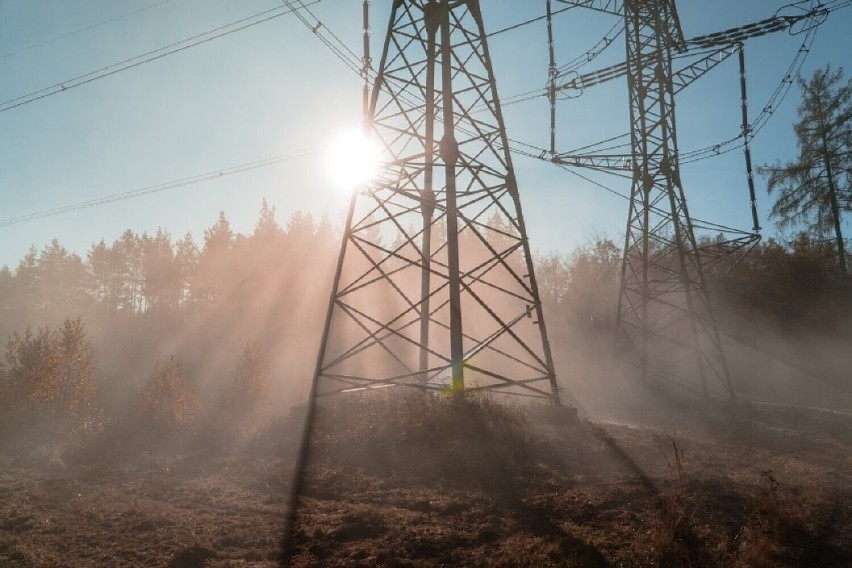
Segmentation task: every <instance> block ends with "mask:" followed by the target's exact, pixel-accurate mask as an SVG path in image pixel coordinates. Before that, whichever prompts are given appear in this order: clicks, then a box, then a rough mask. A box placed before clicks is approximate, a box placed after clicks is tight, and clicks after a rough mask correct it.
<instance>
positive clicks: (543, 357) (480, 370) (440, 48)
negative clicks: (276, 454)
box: [312, 0, 559, 401]
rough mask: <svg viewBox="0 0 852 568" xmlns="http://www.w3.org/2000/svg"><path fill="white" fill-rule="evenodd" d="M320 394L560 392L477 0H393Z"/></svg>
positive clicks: (319, 374) (551, 396) (329, 322)
mask: <svg viewBox="0 0 852 568" xmlns="http://www.w3.org/2000/svg"><path fill="white" fill-rule="evenodd" d="M367 130H368V131H369V134H370V136H371V137H373V138H374V139H375V140H377V141H379V143H380V144H381V145H382V148H383V151H384V153H385V155H386V163H385V164H384V166H383V168H382V172H381V174H380V175H379V176H377V179H375V180H372V181H371V182H369V183H367V184H366V185H365V186H364V187H362V188H361V189H359V190H358V191H357V192H355V193H354V194H353V196H352V198H351V201H350V205H349V210H348V215H347V220H346V228H345V233H344V236H343V243H342V245H341V249H340V256H339V259H338V264H337V268H336V272H335V277H334V282H333V289H332V295H331V301H330V304H329V309H328V315H327V318H326V323H325V327H324V331H323V336H322V342H321V345H320V350H319V356H318V361H317V367H316V372H315V377H314V386H313V394H312V396H316V397H321V396H326V395H331V394H339V393H343V392H351V391H360V390H364V389H371V388H381V387H387V386H397V387H412V388H418V389H426V390H444V391H447V392H453V393H455V394H460V393H463V392H471V391H480V390H490V391H497V392H500V393H506V394H512V395H525V396H530V397H537V398H544V399H548V400H552V401H559V393H558V389H557V385H556V379H555V374H554V368H553V360H552V356H551V352H550V346H549V343H548V338H547V332H546V329H545V324H544V319H543V317H542V309H541V301H540V299H539V293H538V288H537V284H536V278H535V273H534V271H533V265H532V257H531V254H530V247H529V242H528V240H527V232H526V227H525V225H524V218H523V215H522V213H521V204H520V199H519V195H518V187H517V183H516V179H515V174H514V168H513V166H512V159H511V156H510V154H509V145H508V139H507V137H506V131H505V127H504V123H503V117H502V114H501V109H500V103H499V100H498V97H497V91H496V86H495V80H494V74H493V70H492V66H491V59H490V56H489V53H488V44H487V41H486V34H485V31H484V26H483V21H482V13H481V10H480V5H479V1H478V0H464V1H457V0H453V1H450V0H428V1H427V0H394V2H393V6H392V10H391V17H390V23H389V25H388V30H387V35H386V37H385V41H384V48H383V52H382V55H381V60H380V65H379V67H378V70H377V73H376V76H375V80H374V82H373V86H372V89H371V92H370V95H369V110H368V120H367Z"/></svg>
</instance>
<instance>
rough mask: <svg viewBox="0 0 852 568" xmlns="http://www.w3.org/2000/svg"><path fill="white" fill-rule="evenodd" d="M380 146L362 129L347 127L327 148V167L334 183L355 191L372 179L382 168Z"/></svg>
mask: <svg viewBox="0 0 852 568" xmlns="http://www.w3.org/2000/svg"><path fill="white" fill-rule="evenodd" d="M381 154H382V152H381V147H380V146H379V144H378V143H377V142H376V141H375V140H373V139H371V138H369V137H367V136H366V135H365V134H364V133H363V132H361V131H359V130H347V131H345V132H342V133H341V134H340V135H338V136H337V138H335V140H334V142H333V143H332V144H331V146H330V147H329V149H328V153H327V156H326V169H327V171H328V174H329V177H331V179H332V181H333V182H334V184H335V186H337V187H338V188H339V189H342V190H344V191H352V190H354V189H357V188H359V187H361V186H362V185H364V184H365V183H367V182H369V181H370V180H372V179H373V178H374V177H375V176H376V174H377V173H378V171H379V164H380V162H381Z"/></svg>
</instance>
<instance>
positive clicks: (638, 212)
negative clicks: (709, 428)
mask: <svg viewBox="0 0 852 568" xmlns="http://www.w3.org/2000/svg"><path fill="white" fill-rule="evenodd" d="M623 10H624V22H625V36H626V38H627V42H626V43H627V83H628V91H629V100H630V119H631V149H632V166H633V182H632V188H631V192H630V211H629V214H628V220H627V234H626V239H625V245H624V257H623V262H622V272H621V289H620V293H619V303H618V343H619V346H620V347H621V352H622V354H623V360H625V361H627V362H628V363H629V364H631V365H633V366H635V369H636V370H638V373H639V374H640V375H641V377H642V378H643V379H645V380H647V379H649V378H661V379H664V380H670V381H672V382H675V383H676V384H678V385H680V386H686V387H688V388H692V389H694V390H695V391H697V392H700V393H702V394H703V395H705V396H707V395H710V394H712V393H717V394H722V395H726V396H730V397H733V389H732V387H731V382H730V377H729V375H728V369H727V365H726V362H725V356H724V353H723V350H722V344H721V340H720V337H719V333H718V331H717V328H716V322H715V319H714V316H713V312H712V309H711V306H710V302H709V298H708V290H707V283H706V280H705V277H704V273H703V269H702V264H701V258H700V254H699V247H698V244H697V243H696V239H695V233H694V231H693V227H692V220H691V219H690V216H689V211H688V209H687V205H686V198H685V196H684V193H683V185H682V183H681V177H680V165H679V160H678V147H677V130H676V124H675V102H674V87H673V84H672V51H673V50H682V49H684V48H685V44H684V40H683V34H682V31H681V29H680V22H679V20H678V15H677V9H676V7H675V3H674V0H625V1H624V6H623Z"/></svg>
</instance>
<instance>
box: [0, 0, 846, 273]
mask: <svg viewBox="0 0 852 568" xmlns="http://www.w3.org/2000/svg"><path fill="white" fill-rule="evenodd" d="M390 3H391V2H390V0H374V1H373V12H374V18H373V50H374V55H375V54H377V53H378V52H379V47H380V42H381V39H382V38H381V36H382V33H383V31H384V29H385V27H386V19H387V13H388V10H389V7H390ZM557 4H558V3H557ZM784 4H785V2H780V1H775V0H752V1H750V2H741V1H736V0H716V1H714V2H697V1H694V0H691V1H686V0H682V1H681V2H679V4H678V5H679V10H680V15H681V21H682V24H683V28H684V32H685V35H686V36H687V37H693V36H696V35H701V34H705V33H709V32H713V31H716V30H720V29H724V28H729V27H733V26H737V25H740V24H744V23H748V22H752V21H757V20H761V19H764V18H766V17H769V16H771V15H772V14H773V13H774V12H775V11H776V10H777V9H778V8H779V7H781V6H782V5H784ZM279 5H280V4H279V3H278V2H276V1H275V0H244V1H241V2H235V1H230V2H228V1H226V0H167V1H162V0H124V1H122V2H114V1H107V0H75V1H73V2H69V1H67V0H0V76H2V77H3V79H2V81H0V101H6V100H9V99H13V98H15V97H18V96H20V95H24V94H27V93H30V92H32V91H35V90H38V89H40V88H43V87H46V86H49V85H53V84H56V83H59V82H61V81H64V80H67V79H70V78H72V77H76V76H78V75H81V74H83V73H86V72H89V71H92V70H94V69H98V68H100V67H103V66H106V65H109V64H112V63H115V62H117V61H120V60H123V59H126V58H128V57H132V56H135V55H138V54H141V53H144V52H146V51H150V50H152V49H156V48H159V47H162V46H164V45H167V44H170V43H172V42H175V41H178V40H181V39H184V38H186V37H189V36H192V35H195V34H197V33H200V32H204V31H207V30H209V29H212V28H215V27H218V26H220V25H223V24H225V23H228V22H231V21H234V20H238V19H240V18H243V17H246V16H249V15H252V14H254V13H257V12H260V11H263V10H266V9H270V8H274V7H276V6H279ZM482 6H483V11H484V15H485V19H486V26H487V28H488V29H490V30H495V29H499V28H502V27H504V26H506V25H510V24H513V23H516V22H519V21H521V20H524V19H527V18H529V17H533V16H536V15H539V14H542V13H543V10H544V0H522V1H521V0H515V1H508V0H483V1H482ZM142 8H148V9H145V10H142V11H140V12H138V13H136V14H133V15H131V16H127V17H124V18H120V19H117V20H114V21H112V22H110V23H108V24H105V25H102V26H97V27H94V28H92V29H89V30H85V31H81V32H79V33H74V34H72V35H69V36H68V37H64V38H61V39H57V40H55V41H50V42H47V43H44V44H43V45H39V46H37V47H33V48H30V49H26V48H28V47H29V46H32V45H34V44H40V43H42V42H45V41H46V40H50V39H52V38H57V37H59V36H63V35H66V34H68V33H69V32H73V31H75V30H79V29H81V28H85V27H87V26H91V25H92V24H95V23H97V22H101V21H103V20H108V19H111V18H114V17H116V16H120V15H122V14H126V13H128V12H132V11H134V10H139V9H142ZM313 9H314V11H315V13H316V14H317V16H319V18H320V19H321V20H322V21H323V23H324V24H325V25H326V26H327V27H328V28H330V29H331V30H333V31H334V32H335V33H337V34H338V35H339V36H340V37H341V38H342V39H343V40H344V41H345V42H346V43H347V45H349V46H351V47H352V48H353V50H355V51H357V50H358V49H357V48H358V46H359V45H360V14H361V2H360V0H323V1H322V2H321V3H320V4H318V5H317V6H315V7H314V8H313ZM614 23H615V20H614V19H613V17H610V16H606V15H601V14H595V13H591V12H587V11H583V10H572V11H569V12H567V13H565V14H560V15H558V16H556V19H555V31H556V44H557V51H558V58H559V60H560V62H565V61H567V60H569V59H571V58H572V57H573V56H576V55H578V54H580V53H582V52H584V51H586V50H587V49H588V48H589V47H591V46H592V45H593V44H594V43H595V42H596V41H597V40H598V39H599V38H600V37H601V36H602V35H603V34H604V33H605V32H606V31H607V30H608V29H609V28H610V27H611V26H612V25H613V24H614ZM850 23H852V8H847V9H845V10H841V11H838V12H836V13H834V14H833V15H832V16H831V18H830V19H829V20H828V21H827V22H826V23H825V24H824V25H823V26H822V28H821V29H820V32H819V34H818V35H817V37H816V41H815V43H814V45H813V48H812V50H811V53H810V54H809V56H808V59H807V61H806V63H805V67H804V72H805V74H806V75H807V74H809V73H810V72H811V71H812V70H813V69H815V68H817V67H820V66H822V65H825V64H826V63H831V64H832V65H833V66H835V67H837V66H843V67H845V68H846V69H847V70H850V71H852V61H850V59H852V37H850V34H849V33H848V30H849V28H850ZM800 44H801V37H792V36H790V35H789V34H787V33H780V34H775V35H773V36H772V37H765V38H759V39H755V40H753V41H751V42H750V43H749V44H748V45H747V51H746V54H747V60H748V67H749V90H750V95H751V111H752V115H756V114H757V112H759V110H760V109H761V108H762V106H763V104H764V102H765V101H766V99H767V98H768V97H769V95H770V94H771V92H772V91H773V89H774V88H775V86H776V85H777V84H778V82H779V81H780V80H781V79H782V78H783V76H784V73H785V71H786V69H787V67H788V65H789V63H790V61H791V59H792V58H793V56H794V55H795V53H796V50H797V49H798V48H799V45H800ZM491 51H492V56H493V59H494V66H495V72H496V75H497V83H498V89H499V92H500V94H501V96H503V97H507V96H511V95H513V94H516V93H522V92H526V91H529V90H531V89H535V88H538V87H541V86H543V85H544V81H545V79H546V75H547V54H546V41H545V28H544V24H543V23H541V22H540V23H537V24H534V25H530V26H526V27H525V28H523V29H521V30H518V31H513V32H508V33H506V34H501V35H499V36H496V37H495V38H493V40H492V41H491ZM623 56H624V45H623V39H619V40H618V41H616V43H615V44H614V45H613V46H612V47H611V48H610V49H609V50H608V51H607V52H606V53H605V54H604V55H603V56H601V57H600V58H599V59H598V60H596V61H595V62H593V63H591V64H590V65H589V66H588V67H587V68H586V69H585V70H592V69H595V68H597V67H600V66H605V65H608V64H611V63H615V62H617V61H619V60H621V59H623ZM360 102H361V91H360V81H359V79H358V78H357V77H356V76H355V75H353V74H352V73H351V72H350V71H349V70H348V69H347V68H346V67H344V66H343V65H342V64H341V63H340V62H339V61H338V60H337V59H335V58H334V56H333V55H332V54H331V53H330V52H329V51H328V50H326V49H325V48H324V47H323V46H322V44H320V43H319V41H318V40H317V39H316V38H314V37H313V36H312V34H311V33H310V31H309V30H306V29H305V28H304V27H303V26H302V24H300V23H299V22H298V21H297V20H296V19H295V18H293V17H291V16H283V17H281V18H277V19H274V20H271V21H269V22H265V23H262V24H260V25H257V26H254V27H252V28H249V29H247V30H243V31H240V32H237V33H235V34H232V35H229V36H226V37H223V38H219V39H216V40H214V41H211V42H209V43H206V44H203V45H200V46H197V47H194V48H191V49H188V50H186V51H183V52H180V53H177V54H174V55H171V56H168V57H165V58H163V59H160V60H157V61H152V62H150V63H147V64H145V65H142V66H140V67H137V68H134V69H130V70H127V71H124V72H121V73H118V74H115V75H113V76H111V77H108V78H105V79H101V80H98V81H94V82H92V83H90V84H87V85H83V86H80V87H78V88H75V89H70V90H68V91H66V92H63V93H60V94H57V95H55V96H51V97H47V98H45V99H42V100H39V101H36V102H33V103H31V104H28V105H25V106H22V107H18V108H15V109H11V110H8V111H6V112H0V188H2V189H0V219H7V218H10V217H14V216H17V215H25V214H28V213H33V212H37V211H41V210H45V209H49V208H52V207H57V206H62V205H66V204H69V203H75V202H79V201H83V200H87V199H92V198H97V197H100V196H104V195H109V194H114V193H118V192H122V191H127V190H132V189H136V188H140V187H145V186H149V185H154V184H158V183H162V182H167V181H170V180H174V179H179V178H184V177H187V176H192V175H196V174H200V173H204V172H208V171H213V170H217V169H221V168H226V167H228V166H232V165H236V164H241V163H246V162H251V161H254V160H257V159H261V158H264V157H267V156H272V155H276V154H282V153H288V152H292V151H297V150H303V149H308V148H320V149H322V148H326V147H328V146H329V145H330V144H331V142H332V141H333V140H334V138H335V137H336V136H337V135H338V134H339V133H340V132H341V131H343V130H346V129H349V128H353V127H355V126H357V125H358V123H359V120H360V117H359V113H360ZM797 102H798V89H797V88H796V87H794V88H793V90H792V91H791V93H790V95H789V96H788V98H787V99H786V100H785V102H784V104H783V106H782V107H781V108H780V109H779V110H778V112H777V113H776V114H775V115H774V117H773V118H772V120H771V121H770V122H769V124H768V125H767V127H766V128H765V129H764V130H763V131H762V132H761V133H760V135H759V136H758V137H757V138H756V139H755V140H754V142H753V147H752V151H753V155H754V161H755V163H756V164H761V163H766V162H771V161H774V160H776V159H781V160H786V159H790V158H791V157H792V156H793V154H794V152H795V140H794V137H793V132H792V127H791V124H792V121H793V120H794V118H795V107H796V104H797ZM505 110H506V122H507V128H508V131H509V136H510V137H511V138H514V139H517V140H521V141H524V142H528V143H531V144H534V145H536V146H545V145H546V144H547V140H548V132H547V104H546V101H545V100H544V99H537V100H534V101H531V102H527V103H523V104H519V105H513V106H509V107H507V108H506V109H505ZM739 113H740V106H739V83H738V69H737V65H736V62H735V58H732V59H730V60H729V61H728V62H726V63H724V64H723V65H722V66H720V67H719V68H717V69H716V70H714V71H713V72H712V73H711V74H709V75H708V76H706V77H705V78H704V79H702V80H701V81H700V82H698V83H696V84H695V85H693V86H692V87H690V88H689V89H688V90H687V91H685V92H684V94H683V95H682V96H681V97H680V98H679V99H678V126H679V138H680V147H681V150H682V151H688V150H690V149H694V148H697V147H701V146H706V145H708V144H712V143H714V142H717V141H722V140H724V139H726V138H729V137H731V136H733V135H735V134H736V133H737V132H738V131H739V121H740V118H739ZM559 114H560V123H559V144H558V146H559V148H561V149H564V150H568V149H570V148H573V147H577V146H580V145H582V144H584V143H588V142H592V141H595V140H597V139H602V138H606V137H608V136H612V135H615V134H619V133H621V132H626V131H627V130H628V129H629V124H628V109H627V98H626V84H625V82H624V80H620V81H615V82H612V83H610V84H609V85H607V86H604V87H600V88H597V89H595V90H589V91H587V92H586V93H585V94H584V95H583V96H582V97H581V98H579V99H577V100H574V101H567V102H563V103H561V104H560V108H559ZM515 164H516V169H517V172H518V179H519V183H520V188H521V196H522V203H523V206H524V210H525V216H526V219H527V225H528V227H529V231H530V237H531V239H532V243H533V247H534V248H536V249H538V250H541V251H551V250H561V251H568V250H570V249H571V248H572V247H574V246H576V245H577V244H580V243H582V242H584V241H585V240H586V239H588V238H589V236H590V235H591V234H593V233H604V234H608V235H609V236H611V237H613V238H614V239H615V240H616V241H620V239H621V232H622V231H623V228H624V222H625V217H626V213H627V209H626V207H627V203H626V202H625V201H623V200H621V199H619V198H618V197H614V196H612V195H610V194H608V193H606V192H603V191H602V190H600V189H599V188H596V187H594V186H593V185H591V184H589V183H587V182H584V181H581V180H579V179H578V178H576V177H574V176H572V175H571V174H570V173H567V172H565V171H562V170H560V169H558V168H555V167H554V166H552V165H550V164H547V163H544V162H538V161H535V160H530V159H528V158H523V157H518V158H516V162H515ZM683 174H684V175H683V177H684V187H685V191H686V194H687V198H688V201H689V205H690V209H691V211H692V213H693V214H694V215H695V216H698V217H701V218H704V219H708V220H711V221H715V222H719V223H723V224H726V225H731V226H735V227H739V228H744V229H747V228H750V227H751V221H750V212H749V209H748V202H747V189H746V180H745V172H744V164H743V157H742V152H741V151H736V152H733V153H731V154H728V155H726V156H724V157H719V158H716V159H712V160H706V161H702V162H698V163H696V164H693V165H689V166H685V167H684V171H683ZM594 179H596V180H598V181H601V182H603V183H606V184H608V185H611V186H612V187H613V188H614V189H617V190H619V191H622V192H625V191H627V189H628V187H629V183H628V182H626V181H622V180H617V179H616V180H613V179H610V178H607V177H601V176H594ZM757 181H758V183H757V185H758V197H759V201H760V205H759V206H760V211H761V214H762V217H763V221H762V224H763V226H764V228H765V230H764V235H766V236H772V235H773V234H774V233H775V231H774V227H773V225H772V223H771V222H770V221H768V220H767V219H766V213H767V212H768V210H769V207H770V201H769V199H768V197H767V196H766V193H765V183H764V182H763V180H761V179H759V178H758V180H757ZM264 197H265V198H267V199H268V201H269V202H270V203H271V204H273V205H275V206H276V207H277V208H278V211H279V219H281V220H282V221H284V220H286V218H287V217H288V216H289V215H290V213H291V212H293V211H296V210H302V211H309V212H311V213H312V214H313V215H315V216H317V217H319V216H321V215H322V214H323V213H328V214H329V215H330V216H331V218H332V219H333V220H339V219H340V218H341V215H342V213H341V212H342V209H343V206H344V202H345V199H346V198H345V196H344V195H343V194H342V193H341V192H340V191H339V190H338V189H335V188H334V186H333V184H332V183H331V181H330V179H329V177H328V175H327V174H326V172H325V167H324V157H323V152H322V151H319V152H318V153H316V154H314V155H311V156H309V157H306V158H302V159H297V160H293V161H290V162H286V163H284V164H280V165H276V166H271V167H268V168H263V169H259V170H254V171H252V172H249V173H245V174H239V175H235V176H231V177H227V178H222V179H219V180H215V181H210V182H205V183H201V184H197V185H193V186H189V187H183V188H178V189H173V190H170V191H167V192H163V193H159V194H155V195H149V196H145V197H140V198H136V199H131V200H126V201H122V202H118V203H114V204H110V205H105V206H100V207H94V208H91V209H85V210H82V211H77V212H73V213H69V214H65V215H58V216H53V217H48V218H46V219H42V220H37V221H31V222H26V223H21V224H16V225H12V226H7V227H0V265H2V264H9V265H10V266H14V265H16V264H17V262H18V260H19V259H20V258H21V257H22V256H23V255H24V254H25V252H26V250H27V248H28V247H29V246H30V245H31V244H34V245H35V246H36V247H38V248H41V247H42V246H44V245H45V244H47V243H48V242H49V241H50V239H51V238H53V237H56V238H58V239H59V240H60V241H61V242H62V243H63V244H65V245H66V246H68V247H69V248H70V249H72V250H74V251H77V252H79V253H80V254H83V255H84V254H85V251H86V250H87V249H88V247H89V246H90V245H91V244H92V243H93V242H96V241H98V240H100V239H101V238H105V239H106V240H107V241H108V242H111V241H112V240H113V239H115V238H117V237H118V236H119V235H120V233H121V232H122V231H123V230H124V229H127V228H130V229H133V230H135V231H138V232H142V231H148V232H153V231H156V230H157V228H158V227H162V228H164V229H167V230H168V231H170V232H171V233H172V234H173V235H175V236H176V237H178V236H181V235H183V234H184V233H186V232H192V233H193V234H194V235H195V237H196V239H197V240H199V241H200V240H201V238H202V234H203V230H204V228H206V227H208V226H210V225H211V224H212V223H213V221H214V220H215V218H216V215H217V213H218V211H219V210H224V211H225V213H226V215H227V216H228V218H229V219H230V220H231V222H232V224H233V225H234V228H235V229H236V230H238V231H243V232H245V231H250V230H251V229H252V227H253V225H254V222H255V220H256V218H257V212H258V210H259V208H260V202H261V199H262V198H264Z"/></svg>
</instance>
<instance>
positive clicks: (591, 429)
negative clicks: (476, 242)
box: [0, 398, 852, 567]
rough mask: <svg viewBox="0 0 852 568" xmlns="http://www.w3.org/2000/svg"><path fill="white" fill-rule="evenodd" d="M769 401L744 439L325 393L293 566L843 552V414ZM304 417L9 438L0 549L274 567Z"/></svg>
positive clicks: (846, 464) (74, 561)
mask: <svg viewBox="0 0 852 568" xmlns="http://www.w3.org/2000/svg"><path fill="white" fill-rule="evenodd" d="M761 412H762V413H755V414H754V415H753V417H752V418H753V420H751V422H750V424H751V425H750V426H749V430H748V431H743V432H740V434H741V435H740V436H739V438H737V437H733V436H729V435H728V434H726V432H727V430H726V426H727V425H728V424H729V423H730V420H729V419H728V420H727V421H726V420H725V419H724V417H723V418H722V419H719V420H717V421H716V422H715V423H712V420H711V421H710V422H706V421H705V422H704V423H702V424H700V427H697V426H695V425H692V424H684V425H683V428H682V429H681V428H678V432H679V433H678V434H677V435H676V436H670V435H666V434H663V433H662V432H665V431H668V432H672V430H671V429H667V430H659V429H654V428H647V427H626V426H620V425H615V424H597V425H590V424H583V423H580V424H574V425H570V424H567V423H565V421H564V420H559V416H558V415H554V414H553V412H552V411H551V410H550V409H549V408H547V407H535V406H524V407H507V406H504V405H501V404H498V403H497V402H495V401H494V400H490V399H484V400H479V401H472V402H470V403H467V404H464V405H454V404H452V403H450V402H448V401H443V400H438V399H429V398H401V399H363V400H360V401H350V403H349V404H347V405H345V406H340V405H337V406H335V407H334V408H330V407H325V408H321V409H320V412H319V415H318V423H317V430H316V439H315V442H316V443H315V445H314V446H313V449H312V453H311V462H310V467H309V469H308V478H307V480H306V481H307V484H306V491H305V494H304V499H303V501H302V506H301V508H300V510H299V520H298V526H297V532H296V537H297V538H296V541H295V545H296V551H297V556H296V557H295V558H294V560H295V564H296V565H300V566H307V565H323V566H375V565H382V566H439V565H450V566H593V567H594V566H601V567H603V566H628V567H629V566H636V567H638V566H702V567H704V566H708V567H713V566H743V567H745V566H773V567H775V566H803V565H816V566H848V565H850V562H852V544H850V542H849V535H850V534H852V525H850V519H852V509H850V506H849V503H850V502H852V490H850V487H852V484H850V481H852V468H850V465H852V462H850V460H849V458H848V456H849V455H852V452H850V450H852V441H850V440H849V432H850V429H849V426H850V423H849V421H848V420H847V419H846V418H843V417H840V416H832V417H826V416H824V415H822V414H819V415H816V414H815V415H813V416H810V415H806V416H804V417H801V416H800V417H799V418H798V420H799V422H798V423H797V426H796V427H795V428H792V427H791V428H787V427H785V425H784V418H785V414H784V413H783V412H779V413H772V412H768V411H767V412H764V411H761ZM708 420H710V419H708ZM805 431H813V432H814V436H815V438H814V440H815V441H816V442H815V443H809V444H804V443H802V439H801V438H802V432H805ZM297 432H298V428H297V425H296V424H294V423H292V422H287V421H282V422H279V423H277V424H274V425H271V426H269V427H267V428H266V429H265V430H261V431H259V432H258V433H257V434H256V435H254V437H253V438H252V439H250V440H248V441H244V442H242V443H240V444H236V445H234V444H232V445H226V446H221V445H218V446H217V445H215V444H214V445H211V444H205V445H200V444H198V443H196V440H197V439H198V438H197V437H196V438H189V439H187V440H186V441H185V443H183V444H177V445H174V446H172V447H170V448H159V449H158V451H152V450H151V448H147V449H146V448H136V449H133V448H126V449H125V451H123V452H119V451H112V450H110V451H105V450H104V449H103V448H101V449H100V450H99V451H90V452H88V453H80V454H78V455H77V456H76V459H75V456H73V455H65V456H63V460H64V461H63V465H58V464H51V463H50V462H49V461H44V460H42V461H38V460H32V459H31V460H29V461H27V460H18V461H15V460H13V459H11V458H9V457H8V456H5V457H3V456H2V455H0V494H2V495H3V499H2V500H0V565H2V566H7V565H8V566H94V565H115V566H140V565H146V566H148V565H151V566H157V565H159V566H166V565H171V566H178V567H189V566H274V565H276V564H277V562H278V558H277V556H278V554H279V550H280V548H279V541H280V538H281V529H282V522H283V515H284V507H285V497H286V493H287V488H288V487H289V481H290V478H289V476H290V474H291V466H292V453H291V452H292V450H293V447H294V444H295V434H296V433H297ZM696 432H698V434H696ZM714 433H715V434H714ZM107 447H108V448H109V447H112V446H107ZM661 450H662V453H661Z"/></svg>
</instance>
